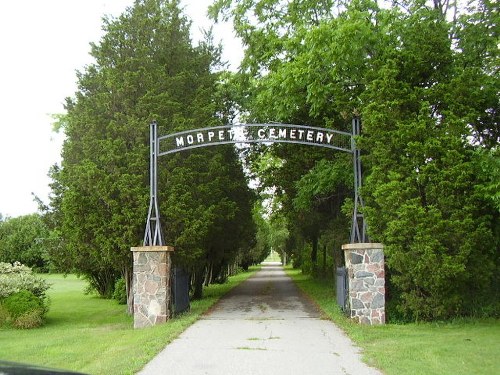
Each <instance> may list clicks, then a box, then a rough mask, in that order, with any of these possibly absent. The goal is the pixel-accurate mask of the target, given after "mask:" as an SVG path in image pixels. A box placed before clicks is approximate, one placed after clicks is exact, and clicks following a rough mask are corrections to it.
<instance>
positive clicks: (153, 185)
mask: <svg viewBox="0 0 500 375" xmlns="http://www.w3.org/2000/svg"><path fill="white" fill-rule="evenodd" d="M157 128H158V125H157V123H156V122H152V123H151V125H150V201H149V210H148V218H147V222H146V230H145V234H144V246H164V245H165V242H164V237H163V233H162V227H161V221H160V210H159V204H158V172H157V161H158V156H159V155H161V152H160V140H161V139H164V138H166V137H167V136H163V137H161V138H158V130H157ZM319 130H323V129H319ZM324 130H326V129H324ZM336 132H337V133H339V134H340V133H342V132H338V131H336ZM360 133H361V122H360V120H359V118H354V119H353V121H352V134H351V137H350V138H351V150H350V152H351V153H352V154H353V166H354V210H353V217H352V226H351V238H350V240H351V241H350V242H351V243H364V242H368V241H369V239H368V235H367V225H366V222H365V220H364V217H363V212H362V211H363V208H364V203H363V199H362V197H361V194H360V190H361V182H362V171H361V158H360V150H359V149H358V148H357V147H356V142H355V137H356V136H359V135H360ZM179 134H181V133H179ZM345 134H346V135H348V133H345ZM174 135H175V134H174ZM174 135H170V137H171V136H174ZM266 141H270V142H272V140H266ZM239 142H242V140H239ZM243 142H244V141H243ZM231 143H236V142H234V141H233V142H231ZM337 149H338V150H341V151H348V152H349V150H346V149H339V148H337Z"/></svg>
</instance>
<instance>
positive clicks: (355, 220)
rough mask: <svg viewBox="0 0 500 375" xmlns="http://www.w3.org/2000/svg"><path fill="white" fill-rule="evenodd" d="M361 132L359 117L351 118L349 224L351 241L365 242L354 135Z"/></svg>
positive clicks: (360, 179) (359, 163)
mask: <svg viewBox="0 0 500 375" xmlns="http://www.w3.org/2000/svg"><path fill="white" fill-rule="evenodd" d="M360 134H361V121H360V120H359V118H354V119H353V120H352V138H351V142H352V155H353V166H354V210H353V215H352V226H351V243H365V242H369V239H368V234H367V230H366V228H367V225H366V221H365V219H364V217H363V208H364V206H365V205H364V203H363V198H362V197H361V194H360V190H361V181H362V177H363V175H362V171H361V155H360V154H361V153H360V150H359V149H358V148H357V147H356V140H355V137H356V136H359V135H360Z"/></svg>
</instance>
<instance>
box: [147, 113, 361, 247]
mask: <svg viewBox="0 0 500 375" xmlns="http://www.w3.org/2000/svg"><path fill="white" fill-rule="evenodd" d="M359 134H360V121H359V119H357V118H355V119H353V121H352V133H348V132H343V131H339V130H334V129H326V128H317V127H311V126H306V125H291V124H281V123H266V124H238V125H225V126H217V127H209V128H200V129H194V130H186V131H182V132H179V133H174V134H168V135H163V136H160V137H158V134H157V124H156V122H153V123H151V126H150V139H151V144H150V204H149V212H148V219H147V223H146V231H145V234H144V246H164V245H165V242H164V239H163V235H162V231H161V225H160V211H159V205H158V199H157V184H158V180H157V179H158V174H157V158H158V157H159V156H163V155H168V154H172V153H176V152H181V151H185V150H191V149H195V148H200V147H207V146H215V145H222V144H250V143H263V144H270V143H294V144H301V145H308V146H316V147H325V148H329V149H332V150H337V151H343V152H348V153H351V154H352V155H353V166H354V213H353V219H352V227H351V243H359V242H367V235H366V224H365V222H364V220H363V215H362V213H361V212H359V208H360V207H362V206H363V201H362V199H361V196H360V195H359V190H360V188H361V160H360V155H359V154H360V153H359V150H358V149H357V148H356V143H355V136H357V135H359Z"/></svg>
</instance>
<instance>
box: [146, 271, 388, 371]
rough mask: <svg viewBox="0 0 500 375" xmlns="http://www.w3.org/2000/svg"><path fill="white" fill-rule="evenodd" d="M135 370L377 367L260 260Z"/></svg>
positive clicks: (282, 276) (283, 277) (284, 278)
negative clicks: (248, 274) (244, 278)
mask: <svg viewBox="0 0 500 375" xmlns="http://www.w3.org/2000/svg"><path fill="white" fill-rule="evenodd" d="M140 374H143V375H152V374H169V375H174V374H175V375H177V374H179V375H180V374H182V375H186V374H189V375H191V374H192V375H201V374H214V375H233V374H234V375H245V374H249V375H259V374H266V375H279V374H286V375H294V374H297V375H308V374H314V375H321V374H332V375H333V374H342V375H345V374H351V375H364V374H367V375H368V374H381V373H380V372H379V371H378V370H376V369H373V368H370V367H368V366H367V365H365V364H364V363H362V362H361V360H360V355H359V350H358V349H357V348H356V347H355V346H353V344H352V342H351V341H350V340H349V339H348V338H347V337H346V336H345V335H344V334H343V333H342V331H341V330H340V329H339V328H337V327H336V326H335V325H334V324H333V323H332V322H330V321H327V320H321V319H320V313H319V312H318V310H317V309H316V308H315V306H314V305H312V304H311V303H310V302H309V301H308V300H307V299H305V298H304V297H303V296H302V295H301V293H300V292H299V291H298V289H297V287H296V286H295V284H294V283H293V282H292V280H291V279H290V278H289V277H288V276H286V274H285V272H284V271H283V268H282V267H281V266H279V265H277V264H267V265H264V266H263V267H262V270H261V271H259V272H258V273H256V274H255V275H254V276H252V277H251V278H249V279H248V280H247V281H245V282H243V283H242V284H240V285H239V286H238V287H236V288H235V289H233V290H232V291H231V293H229V295H227V296H226V297H224V298H223V299H222V300H220V301H219V303H218V304H217V305H216V306H215V308H214V309H213V310H212V311H211V312H210V313H209V314H207V315H205V316H204V317H203V318H202V319H201V320H199V321H198V322H196V323H195V324H194V325H192V326H191V327H190V328H188V329H187V330H186V331H185V332H184V333H183V334H182V335H180V336H179V338H178V339H176V340H174V341H173V342H172V343H171V344H170V345H168V346H167V347H166V348H165V349H164V350H163V351H162V352H161V353H160V354H159V355H158V356H157V357H155V358H154V359H153V360H152V361H151V362H150V363H149V364H148V365H146V367H145V368H144V369H143V370H142V371H141V372H140Z"/></svg>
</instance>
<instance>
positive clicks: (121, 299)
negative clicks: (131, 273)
mask: <svg viewBox="0 0 500 375" xmlns="http://www.w3.org/2000/svg"><path fill="white" fill-rule="evenodd" d="M113 299H116V300H117V301H118V303H119V304H120V305H126V304H127V288H126V285H125V280H124V279H123V277H120V278H119V279H118V280H116V282H115V291H114V292H113Z"/></svg>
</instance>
